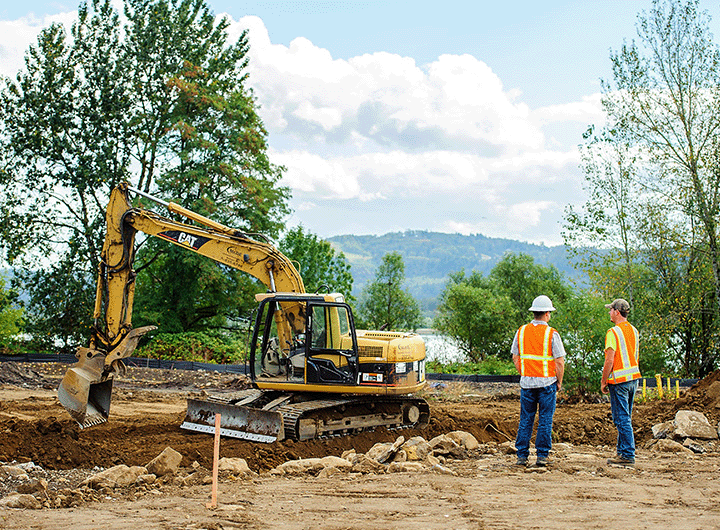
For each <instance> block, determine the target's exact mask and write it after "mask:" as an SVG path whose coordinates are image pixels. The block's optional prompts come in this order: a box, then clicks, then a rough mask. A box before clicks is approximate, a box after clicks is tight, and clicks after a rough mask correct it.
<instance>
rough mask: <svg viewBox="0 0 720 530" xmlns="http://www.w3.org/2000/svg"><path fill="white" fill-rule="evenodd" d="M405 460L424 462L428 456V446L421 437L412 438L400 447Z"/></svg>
mask: <svg viewBox="0 0 720 530" xmlns="http://www.w3.org/2000/svg"><path fill="white" fill-rule="evenodd" d="M402 449H403V451H405V453H406V454H407V459H408V460H410V461H413V462H416V461H421V460H425V458H426V457H427V455H428V454H430V444H429V443H427V441H426V440H425V438H423V437H422V436H413V437H412V438H410V439H409V440H408V441H407V442H405V443H404V444H403V446H402Z"/></svg>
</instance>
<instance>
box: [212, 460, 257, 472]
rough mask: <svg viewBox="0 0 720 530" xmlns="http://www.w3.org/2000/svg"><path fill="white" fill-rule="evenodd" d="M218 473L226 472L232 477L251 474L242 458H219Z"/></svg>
mask: <svg viewBox="0 0 720 530" xmlns="http://www.w3.org/2000/svg"><path fill="white" fill-rule="evenodd" d="M218 471H227V472H229V473H232V474H233V475H250V474H252V471H250V468H249V467H248V465H247V462H246V461H245V459H244V458H221V459H220V460H218Z"/></svg>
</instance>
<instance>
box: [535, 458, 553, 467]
mask: <svg viewBox="0 0 720 530" xmlns="http://www.w3.org/2000/svg"><path fill="white" fill-rule="evenodd" d="M549 463H550V462H549V461H548V457H547V456H538V458H537V460H536V461H535V465H536V466H537V467H547V466H548V464H549Z"/></svg>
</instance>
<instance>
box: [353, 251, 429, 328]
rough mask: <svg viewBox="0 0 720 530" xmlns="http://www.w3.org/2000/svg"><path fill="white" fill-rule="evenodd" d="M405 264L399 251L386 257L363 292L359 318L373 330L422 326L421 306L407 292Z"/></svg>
mask: <svg viewBox="0 0 720 530" xmlns="http://www.w3.org/2000/svg"><path fill="white" fill-rule="evenodd" d="M404 282H405V263H403V259H402V256H401V255H400V254H399V253H398V252H390V253H388V254H385V255H384V256H383V259H382V263H381V264H380V266H379V267H378V268H377V271H376V272H375V279H374V280H373V281H372V282H370V283H369V284H368V285H367V286H365V288H364V289H363V290H362V293H361V294H360V302H359V307H358V310H359V316H360V318H361V319H362V321H364V323H365V324H366V325H367V326H368V327H371V328H374V329H377V328H383V329H390V330H396V329H417V328H418V327H420V325H421V323H422V314H421V312H420V306H419V305H418V303H417V301H416V300H415V299H414V298H413V297H412V295H411V294H410V293H408V292H407V291H406V290H404V289H403V283H404Z"/></svg>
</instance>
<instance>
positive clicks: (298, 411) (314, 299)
mask: <svg viewBox="0 0 720 530" xmlns="http://www.w3.org/2000/svg"><path fill="white" fill-rule="evenodd" d="M130 192H132V193H135V194H138V195H141V196H144V197H146V198H148V199H150V200H152V201H155V202H156V203H158V204H161V205H163V206H164V207H165V208H167V210H168V211H169V212H171V213H173V214H176V215H180V216H183V217H185V218H186V219H188V220H189V221H191V222H192V223H194V224H190V223H187V222H178V221H175V220H173V219H170V218H167V217H164V216H162V215H159V214H157V213H155V212H153V211H151V210H147V209H143V208H135V207H133V206H132V205H131V203H130V198H129V193H130ZM106 222H107V235H106V238H105V243H104V245H103V249H102V254H101V261H100V264H99V270H98V278H97V291H96V299H95V310H94V324H93V328H92V333H91V338H90V344H89V347H87V348H86V347H81V348H78V352H77V354H76V355H77V358H78V362H77V363H76V364H75V365H74V366H72V367H71V368H70V369H69V370H68V371H67V372H66V374H65V376H64V377H63V380H62V382H61V383H60V387H59V389H58V397H59V400H60V403H61V404H62V405H63V406H64V407H65V409H66V410H67V411H68V413H69V414H70V415H71V416H72V417H73V418H74V419H75V421H77V423H78V424H79V425H80V427H81V428H85V427H90V426H92V425H96V424H99V423H103V422H105V421H107V419H108V416H109V413H110V401H111V397H112V385H113V380H114V378H115V376H122V375H123V374H124V373H125V370H126V368H125V364H124V363H123V359H126V358H127V357H130V356H131V355H132V353H133V351H134V349H135V348H136V346H137V344H138V341H139V340H140V338H141V337H142V336H143V335H144V334H146V333H147V332H148V331H151V330H154V329H156V328H155V326H145V327H142V328H137V329H133V327H132V324H131V319H132V307H133V297H134V293H135V272H134V270H133V261H134V256H135V235H136V233H137V232H142V233H144V234H148V235H150V236H154V237H158V238H161V239H164V240H166V241H169V242H170V243H173V244H175V245H178V246H180V247H182V248H185V249H187V250H188V251H192V252H196V253H198V254H202V255H203V256H207V257H208V258H211V259H213V260H215V261H217V262H219V263H222V264H224V265H227V266H229V267H233V268H235V269H238V270H241V271H244V272H246V273H248V274H250V275H252V276H254V277H255V278H257V279H258V280H260V281H261V282H262V283H263V284H264V285H265V286H266V287H267V289H268V292H267V293H262V294H259V295H257V296H256V299H257V301H258V302H259V306H258V310H257V317H256V319H255V326H254V329H253V334H252V339H251V341H250V348H249V371H250V376H251V379H252V381H253V388H251V389H248V390H246V391H242V392H238V393H236V394H237V395H233V397H232V398H231V399H228V398H226V397H223V396H222V395H216V396H211V397H210V398H208V399H207V400H194V399H188V407H187V414H186V417H185V421H184V422H183V423H182V425H181V427H182V428H184V429H188V430H192V431H199V432H214V428H215V427H214V425H215V415H216V414H218V413H219V414H220V415H221V423H220V428H221V434H222V435H224V436H231V437H235V438H241V439H246V440H251V441H258V442H267V443H271V442H274V441H276V440H283V439H294V440H305V439H311V438H318V437H324V436H330V435H338V434H347V433H352V432H356V431H360V430H365V429H371V428H375V427H378V426H385V427H389V428H402V427H416V426H417V427H421V426H424V425H426V424H427V422H428V420H429V415H430V413H429V407H428V404H427V402H426V401H425V400H424V399H422V398H420V397H416V396H413V394H414V393H416V392H418V391H419V390H421V389H422V388H423V387H424V385H425V344H424V342H423V340H422V338H421V337H420V336H419V335H417V334H415V333H406V332H392V331H363V330H356V329H355V326H354V322H353V315H352V311H351V308H350V306H348V304H347V303H345V300H344V297H343V296H342V295H341V294H337V293H330V294H310V293H306V292H305V286H304V284H303V280H302V277H301V276H300V274H299V273H298V271H297V269H296V268H295V266H294V265H293V264H292V262H291V261H290V260H289V259H288V258H287V257H286V256H284V255H283V254H282V253H281V252H279V251H278V250H277V249H276V248H274V247H273V246H272V245H270V244H268V243H265V242H261V241H258V240H257V239H254V238H252V237H250V236H249V235H248V234H245V233H243V232H241V231H239V230H236V229H233V228H229V227H227V226H224V225H222V224H220V223H217V222H215V221H213V220H211V219H208V218H207V217H204V216H202V215H199V214H197V213H195V212H192V211H190V210H188V209H186V208H184V207H182V206H180V205H178V204H176V203H173V202H165V201H162V200H160V199H158V198H156V197H153V196H151V195H149V194H147V193H144V192H142V191H140V190H137V189H134V188H132V187H130V186H129V185H128V184H127V183H122V184H120V185H119V186H117V187H116V188H115V189H113V191H112V192H111V195H110V201H109V203H108V207H107V213H106Z"/></svg>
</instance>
